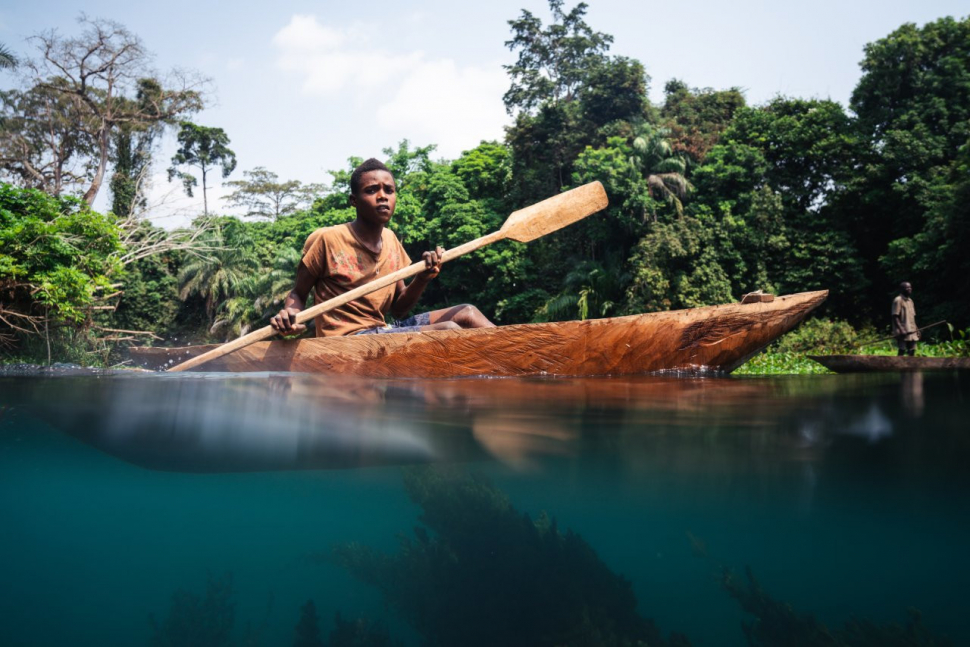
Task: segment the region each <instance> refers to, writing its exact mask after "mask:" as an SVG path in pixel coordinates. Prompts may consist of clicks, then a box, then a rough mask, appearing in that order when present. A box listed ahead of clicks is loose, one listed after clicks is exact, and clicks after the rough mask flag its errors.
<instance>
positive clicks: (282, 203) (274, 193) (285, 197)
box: [223, 166, 326, 220]
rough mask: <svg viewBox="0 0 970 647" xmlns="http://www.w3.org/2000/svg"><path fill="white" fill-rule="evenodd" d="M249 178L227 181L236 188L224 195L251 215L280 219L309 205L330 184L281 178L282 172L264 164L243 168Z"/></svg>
mask: <svg viewBox="0 0 970 647" xmlns="http://www.w3.org/2000/svg"><path fill="white" fill-rule="evenodd" d="M243 175H244V176H245V177H246V179H245V180H233V181H231V182H226V186H229V187H232V188H233V189H235V190H234V191H233V192H232V193H231V194H229V195H227V196H226V197H224V198H223V200H225V201H226V204H228V205H229V206H234V207H243V208H245V209H246V210H247V211H246V215H247V216H255V217H258V218H269V219H270V220H279V219H280V218H282V217H284V216H288V215H290V214H293V213H296V212H297V211H299V210H301V209H304V208H306V207H308V206H309V205H310V204H311V203H312V202H313V200H314V198H316V197H317V196H318V195H320V194H322V193H323V192H324V191H325V190H326V187H325V186H324V185H323V184H303V183H302V182H300V181H299V180H287V181H285V182H280V181H279V176H278V175H276V173H273V172H272V171H268V170H266V169H265V168H263V167H262V166H257V167H256V168H254V169H253V170H252V171H243Z"/></svg>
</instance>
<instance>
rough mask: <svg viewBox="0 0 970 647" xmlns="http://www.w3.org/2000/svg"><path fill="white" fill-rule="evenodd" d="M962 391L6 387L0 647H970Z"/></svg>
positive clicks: (765, 386)
mask: <svg viewBox="0 0 970 647" xmlns="http://www.w3.org/2000/svg"><path fill="white" fill-rule="evenodd" d="M968 391H970V378H968V376H967V375H965V374H962V375H961V374H957V373H943V374H926V375H923V374H920V373H907V374H903V375H863V376H852V375H846V376H808V377H804V378H778V379H730V378H691V377H625V378H597V379H524V380H523V379H461V380H438V381H421V380H393V381H377V380H357V379H352V378H347V377H340V378H330V377H324V376H313V375H298V374H252V375H244V376H240V375H223V374H188V375H182V374H180V375H167V374H127V373H94V374H90V373H83V372H78V373H75V374H68V375H57V376H52V375H49V374H10V373H8V374H0V518H2V519H3V521H4V523H3V524H0V572H3V573H5V574H6V577H7V579H8V581H10V582H12V583H13V586H8V587H6V588H5V589H2V590H0V619H3V618H17V619H18V624H17V625H16V626H11V625H10V623H9V622H7V623H4V622H3V621H2V620H0V643H2V644H14V645H20V644H23V645H27V644H31V645H33V644H51V645H53V644H66V643H70V644H92V645H94V644H108V643H114V644H267V645H271V644H291V643H293V642H294V640H295V636H296V637H301V639H305V644H313V639H314V636H317V637H318V638H319V640H320V641H321V642H325V643H326V644H328V645H344V644H346V645H352V644H355V645H361V644H369V645H381V644H398V643H399V642H401V643H403V644H442V645H447V644H465V645H472V644H483V645H485V644H509V645H511V644H523V645H532V644H549V645H554V644H555V645H558V644H564V645H565V644H570V645H572V644H575V645H580V644H582V645H600V644H602V645H607V644H610V645H612V644H635V643H636V641H645V642H647V643H648V644H651V645H660V644H668V645H684V644H694V645H742V644H759V645H772V644H792V642H793V641H794V638H793V636H796V635H798V636H799V640H800V642H799V643H798V644H834V645H841V644H845V645H849V644H890V642H889V641H890V640H891V639H895V638H896V637H900V636H904V635H905V636H910V637H912V636H921V638H920V640H922V641H923V642H918V641H910V642H908V643H906V644H945V643H941V642H933V641H935V640H937V638H939V637H940V636H941V635H944V634H945V635H947V636H949V638H950V639H951V640H952V641H953V643H954V644H970V623H968V620H967V619H966V618H965V617H964V616H965V614H964V611H965V609H964V606H965V605H964V603H963V600H964V599H965V591H966V590H967V588H968V586H970V560H968V559H967V557H966V549H965V546H966V543H967V540H968V539H970V529H968V524H970V503H968V502H970V498H968V497H967V494H968V489H970V478H968V475H970V472H968V470H967V469H966V464H967V461H968V459H970V435H968V434H967V433H966V429H967V424H966V420H967V414H968V408H970V407H968V402H970V399H968V395H970V392H968ZM79 441H80V442H79ZM402 468H403V469H402ZM402 475H403V477H402ZM416 524H417V525H416ZM206 580H208V583H206ZM173 592H174V593H175V595H173ZM909 607H914V608H918V609H919V610H920V611H922V612H923V616H922V617H921V618H920V617H917V616H907V612H906V609H907V608H909ZM105 609H111V610H112V611H111V612H110V613H108V612H106V611H105ZM337 614H340V615H337ZM149 616H152V617H154V618H155V620H154V621H153V622H149V621H148V618H149ZM852 616H857V617H858V618H865V619H866V621H865V622H861V623H860V622H856V623H855V624H853V622H852V621H851V620H850V618H851V617H852ZM51 617H54V618H56V621H55V622H51V621H50V618H51ZM743 623H746V624H747V626H748V627H749V629H748V630H747V632H745V630H742V624H743ZM799 632H801V633H799ZM118 636H125V638H124V639H119V638H118ZM820 636H828V638H827V639H829V640H830V641H829V642H824V641H823V642H819V641H820V640H822V639H821V638H819V637H820ZM193 641H194V642H193ZM867 641H868V642H867Z"/></svg>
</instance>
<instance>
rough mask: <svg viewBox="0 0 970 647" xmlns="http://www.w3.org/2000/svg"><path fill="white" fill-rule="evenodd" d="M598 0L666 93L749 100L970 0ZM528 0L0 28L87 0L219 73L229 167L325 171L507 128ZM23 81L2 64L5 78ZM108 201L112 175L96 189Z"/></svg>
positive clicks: (120, 6) (214, 100) (838, 76)
mask: <svg viewBox="0 0 970 647" xmlns="http://www.w3.org/2000/svg"><path fill="white" fill-rule="evenodd" d="M587 4H588V5H589V7H588V11H587V15H586V22H587V23H588V24H589V25H590V26H591V27H592V28H593V29H595V30H597V31H601V32H605V33H608V34H611V35H612V36H613V37H614V41H613V45H612V47H611V49H610V53H611V54H614V55H619V56H627V57H631V58H635V59H637V60H639V61H640V62H641V63H643V64H644V66H645V68H646V70H647V73H648V74H649V75H650V77H651V80H650V97H651V100H652V101H653V102H655V103H659V102H661V101H662V100H663V87H664V85H665V83H666V82H667V81H669V80H670V79H672V78H677V79H680V80H682V81H684V82H686V83H687V84H688V85H689V86H691V87H696V88H714V89H727V88H731V87H738V88H740V89H741V90H742V91H743V92H744V95H745V97H746V99H747V101H748V104H749V105H758V104H762V103H765V102H766V101H769V100H770V99H772V98H774V97H775V96H778V95H784V96H789V97H799V98H806V99H811V98H818V99H832V100H834V101H838V102H839V103H841V104H842V105H844V106H847V105H848V102H849V99H850V97H851V94H852V89H853V88H854V87H855V85H856V83H857V82H858V80H859V76H860V69H859V62H860V61H861V60H862V58H863V55H864V51H863V50H864V47H865V45H866V43H870V42H873V41H876V40H878V39H880V38H883V37H885V36H887V35H888V34H890V33H891V32H892V31H893V30H895V29H896V28H898V27H899V26H900V25H902V24H904V23H907V22H912V23H916V24H918V25H922V24H925V23H926V22H929V21H933V20H936V19H938V18H941V17H943V16H954V17H957V18H963V17H966V16H967V15H968V14H970V5H968V4H967V2H966V0H960V1H956V0H905V1H904V0H850V1H846V0H814V1H813V2H797V3H795V2H788V1H786V0H774V1H759V0H734V1H733V2H723V1H717V0H695V1H694V2H691V3H689V4H688V3H685V4H683V5H671V4H670V3H660V2H656V1H654V0H640V1H639V2H636V1H633V0H588V1H587ZM565 6H566V7H567V8H571V7H572V6H574V5H573V3H571V2H568V1H567V2H566V5H565ZM523 9H526V10H529V11H531V12H532V13H534V14H535V15H536V16H538V17H540V18H541V19H542V20H543V23H544V24H547V23H548V22H549V20H550V14H549V10H548V2H547V0H489V1H488V2H482V3H474V4H472V3H456V2H453V1H447V2H446V1H442V0H415V1H412V2H401V1H397V2H386V1H384V0H372V1H371V2H368V3H354V2H350V1H347V0H345V1H343V2H332V1H329V0H326V1H317V2H308V1H299V0H275V1H274V2H265V1H264V2H258V3H257V2H250V1H248V0H237V1H236V2H234V3H231V4H230V3H216V2H207V1H206V0H195V1H194V2H188V1H185V0H169V1H168V2H165V3H134V2H131V1H130V0H124V1H118V0H85V1H84V2H83V3H82V2H79V1H77V0H36V1H34V2H4V3H2V4H0V43H3V44H4V45H5V46H6V47H7V48H8V49H10V50H12V51H13V52H14V53H15V54H17V55H18V56H19V57H21V58H27V57H30V56H32V55H33V54H34V50H33V48H32V45H31V44H30V42H29V41H28V40H27V39H28V38H29V37H30V36H32V35H34V34H37V33H40V32H43V31H46V30H50V29H56V30H57V31H58V32H59V33H60V34H63V35H65V36H72V35H77V34H79V32H80V27H79V26H78V24H77V18H78V16H79V15H81V12H82V10H83V11H84V12H85V13H86V14H87V15H88V16H90V17H97V18H107V19H111V20H114V21H116V22H119V23H121V24H122V25H124V26H125V27H127V28H128V29H129V30H130V31H131V32H133V33H135V34H137V35H138V36H139V37H140V38H141V39H142V41H143V43H144V45H145V47H146V48H147V49H148V50H149V51H150V52H152V53H153V54H154V60H153V66H154V68H155V69H156V70H157V71H158V72H159V73H160V74H162V75H163V76H164V74H166V73H167V72H169V71H171V70H172V69H174V68H181V69H188V70H195V71H197V72H199V73H201V74H202V75H203V76H205V77H207V78H208V79H210V84H209V86H208V87H209V92H208V96H209V101H208V104H207V106H206V108H205V109H204V110H203V111H202V112H200V113H198V114H196V115H194V116H193V117H191V120H192V121H193V122H195V123H198V124H201V125H204V126H212V127H220V128H223V129H224V130H225V131H226V133H227V134H228V135H229V138H230V140H231V143H230V148H231V149H232V150H234V151H235V153H236V156H237V161H238V166H237V168H236V170H235V172H234V173H233V174H232V175H231V176H230V177H229V178H228V179H229V180H240V179H243V177H244V176H243V171H248V170H252V169H253V168H255V167H259V166H262V167H265V168H267V169H269V170H270V171H272V172H274V173H276V174H277V175H278V176H279V177H280V179H281V180H291V179H296V180H300V181H302V182H307V183H310V182H322V183H329V182H330V181H331V179H332V177H331V176H330V174H329V173H328V171H330V170H334V169H344V168H347V167H348V162H347V160H348V158H350V157H352V156H356V157H361V158H367V157H378V158H382V157H385V156H384V155H383V153H382V150H383V149H385V148H388V147H396V145H397V144H398V143H399V142H400V141H401V140H403V139H407V140H409V142H410V143H411V144H412V145H413V146H426V145H429V144H434V145H436V146H437V149H436V153H435V157H436V158H443V159H454V158H455V157H457V156H458V155H460V154H461V152H462V151H463V150H468V149H471V148H474V147H475V146H476V145H478V143H479V142H481V141H483V140H495V139H498V140H500V139H502V137H503V132H504V131H503V128H504V127H505V126H506V125H508V124H509V123H510V117H509V116H508V115H507V114H506V112H505V108H504V105H503V104H502V95H503V94H504V93H505V91H506V90H507V89H508V86H509V79H508V76H507V74H506V72H505V70H504V69H503V68H502V66H503V65H507V64H510V63H512V62H514V60H515V55H514V54H513V53H512V52H510V51H509V50H508V49H507V48H506V47H505V41H506V40H508V39H509V37H510V30H509V25H508V21H509V20H511V19H514V18H516V17H518V16H519V15H520V14H521V12H522V10H523ZM12 82H13V79H12V77H11V75H10V74H9V73H7V72H3V73H0V87H10V85H11V83H12ZM175 149H176V145H175V133H174V132H171V133H168V134H167V135H166V136H165V138H164V139H163V141H161V142H160V144H159V149H158V151H157V153H156V156H155V163H154V168H153V170H154V175H153V179H152V189H151V199H150V202H151V206H152V210H151V212H150V214H149V215H150V216H151V217H152V219H153V220H154V221H155V222H157V223H158V224H161V225H163V226H167V227H168V226H177V225H181V224H185V223H186V222H188V220H190V219H191V217H192V216H194V215H196V214H198V213H200V212H201V197H200V196H199V197H197V198H196V199H195V200H190V199H188V198H185V197H184V196H183V195H182V194H181V190H180V186H179V185H178V184H177V183H176V184H170V183H169V182H168V181H167V177H166V174H165V170H166V168H167V167H168V166H169V160H170V159H171V157H172V155H173V154H174V152H175ZM217 182H218V180H217ZM198 193H201V191H199V192H198ZM226 193H227V191H226V189H225V188H224V187H222V186H220V185H217V186H215V187H213V188H212V191H211V192H210V205H213V204H216V205H217V208H218V209H220V210H221V211H222V212H224V213H231V212H232V211H233V210H232V209H226V208H225V207H224V206H223V203H221V202H220V201H219V198H220V197H221V196H223V195H226ZM108 204H109V196H108V192H107V191H106V190H102V192H101V194H100V195H99V198H98V201H97V202H96V204H95V206H96V207H98V208H100V209H101V210H106V208H107V205H108Z"/></svg>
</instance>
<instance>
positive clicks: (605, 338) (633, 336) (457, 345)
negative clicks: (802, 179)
mask: <svg viewBox="0 0 970 647" xmlns="http://www.w3.org/2000/svg"><path fill="white" fill-rule="evenodd" d="M826 296H828V292H827V291H825V290H822V291H818V292H804V293H801V294H793V295H789V296H784V297H779V298H777V299H775V300H774V301H772V302H767V303H764V302H762V303H748V304H740V303H734V304H727V305H720V306H708V307H704V308H692V309H689V310H676V311H671V312H655V313H651V314H642V315H631V316H627V317H615V318H611V319H591V320H586V321H568V322H557V323H542V324H519V325H514V326H500V327H497V328H478V329H469V330H438V331H433V332H425V333H392V334H384V335H357V336H349V337H318V338H306V339H298V340H277V341H270V342H259V343H255V344H252V345H250V346H247V347H245V348H241V349H239V350H237V351H236V352H234V353H231V354H229V355H226V356H224V357H220V358H218V359H215V360H213V361H211V362H209V363H208V364H205V365H204V366H202V367H200V369H197V370H206V371H227V372H258V371H291V372H305V373H324V374H350V375H359V376H365V377H380V378H400V377H420V378H442V377H471V376H492V377H499V376H501V377H512V376H526V375H561V376H585V375H631V374H637V373H650V372H656V371H711V372H723V373H729V372H731V371H733V370H734V369H735V368H737V367H738V366H740V365H741V364H743V363H744V362H745V361H747V360H748V359H749V358H750V357H751V356H752V355H754V354H755V353H757V352H758V351H760V350H761V349H763V348H764V347H765V346H767V345H768V344H769V343H771V342H772V341H774V340H775V339H777V338H778V337H779V336H781V335H783V334H784V333H786V332H788V331H789V330H791V329H792V328H794V327H795V326H796V325H798V323H799V322H801V321H802V319H804V318H805V316H806V315H807V314H808V313H809V312H811V311H812V310H813V309H814V308H816V307H817V306H818V305H819V304H821V303H822V302H823V301H824V300H825V298H826ZM212 348H215V346H196V347H188V348H132V349H131V357H132V359H133V360H134V363H135V364H136V365H139V366H142V367H145V368H154V369H158V368H166V367H169V366H174V365H176V364H178V363H180V362H183V361H185V360H187V359H189V358H190V357H194V356H195V355H198V354H201V353H204V352H206V351H207V350H210V349H212Z"/></svg>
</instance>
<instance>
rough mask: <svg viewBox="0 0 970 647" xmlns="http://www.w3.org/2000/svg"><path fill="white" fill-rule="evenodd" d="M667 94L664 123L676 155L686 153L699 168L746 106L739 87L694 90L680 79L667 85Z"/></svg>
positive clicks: (662, 109)
mask: <svg viewBox="0 0 970 647" xmlns="http://www.w3.org/2000/svg"><path fill="white" fill-rule="evenodd" d="M664 95H665V97H664V103H663V106H662V107H661V109H660V120H661V123H662V124H663V126H664V127H665V128H666V129H667V130H668V131H669V138H670V142H671V146H672V148H673V150H674V152H677V153H683V154H685V155H686V156H687V158H688V159H689V160H690V161H691V162H692V163H693V164H695V165H696V164H699V163H701V162H703V161H704V158H705V157H706V156H707V152H708V151H709V150H711V148H712V147H713V146H714V145H715V144H716V143H717V142H718V140H719V139H720V137H721V134H722V133H723V132H724V131H725V129H726V128H727V127H728V126H729V125H730V123H731V120H732V119H733V118H734V113H735V112H736V111H737V110H738V109H739V108H743V107H744V106H745V101H744V95H743V94H741V90H740V89H739V88H730V89H728V90H714V89H711V88H703V89H698V88H693V89H692V88H689V87H688V86H687V84H686V83H684V82H683V81H680V80H678V79H671V80H670V81H668V82H667V84H666V85H665V86H664Z"/></svg>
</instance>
